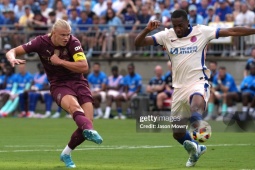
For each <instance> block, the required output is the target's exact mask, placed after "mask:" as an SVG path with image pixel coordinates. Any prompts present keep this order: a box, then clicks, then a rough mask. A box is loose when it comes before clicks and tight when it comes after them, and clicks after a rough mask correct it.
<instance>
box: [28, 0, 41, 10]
mask: <svg viewBox="0 0 255 170" xmlns="http://www.w3.org/2000/svg"><path fill="white" fill-rule="evenodd" d="M26 5H28V6H30V8H31V11H32V12H33V13H35V12H36V11H40V4H39V2H38V1H37V0H27V2H26Z"/></svg>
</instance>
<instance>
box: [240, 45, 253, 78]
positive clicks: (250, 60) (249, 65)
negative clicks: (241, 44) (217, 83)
mask: <svg viewBox="0 0 255 170" xmlns="http://www.w3.org/2000/svg"><path fill="white" fill-rule="evenodd" d="M254 63H255V47H253V48H252V50H251V58H249V59H248V60H247V62H246V66H245V70H244V73H243V75H244V77H246V76H247V75H248V74H249V71H250V67H251V64H254Z"/></svg>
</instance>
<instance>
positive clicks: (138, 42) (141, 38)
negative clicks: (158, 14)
mask: <svg viewBox="0 0 255 170" xmlns="http://www.w3.org/2000/svg"><path fill="white" fill-rule="evenodd" d="M159 26H160V21H157V20H153V21H149V23H148V24H147V26H146V27H145V29H144V30H142V31H141V32H140V33H139V34H138V35H137V37H136V38H135V46H138V47H142V46H149V45H154V44H155V42H154V41H155V40H154V39H153V38H152V37H151V36H147V34H149V33H150V32H151V31H153V30H155V29H157V28H158V27H159Z"/></svg>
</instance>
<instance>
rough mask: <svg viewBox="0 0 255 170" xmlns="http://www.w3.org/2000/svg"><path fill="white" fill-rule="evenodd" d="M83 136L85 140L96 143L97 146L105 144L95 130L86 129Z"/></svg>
mask: <svg viewBox="0 0 255 170" xmlns="http://www.w3.org/2000/svg"><path fill="white" fill-rule="evenodd" d="M83 136H84V137H85V139H87V140H89V141H92V142H95V143H96V144H101V143H102V142H103V138H102V137H101V136H100V135H99V134H98V132H97V131H95V130H89V129H85V130H84V131H83Z"/></svg>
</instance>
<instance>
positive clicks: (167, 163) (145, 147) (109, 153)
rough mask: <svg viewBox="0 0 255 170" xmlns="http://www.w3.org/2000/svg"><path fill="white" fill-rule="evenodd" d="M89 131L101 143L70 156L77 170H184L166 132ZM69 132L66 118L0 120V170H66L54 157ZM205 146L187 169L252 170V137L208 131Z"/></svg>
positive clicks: (183, 157) (107, 123) (116, 125)
mask: <svg viewBox="0 0 255 170" xmlns="http://www.w3.org/2000/svg"><path fill="white" fill-rule="evenodd" d="M212 124H213V123H212ZM94 126H95V129H96V130H98V132H99V133H100V134H101V135H102V137H103V138H104V142H103V144H101V145H96V144H94V143H92V142H88V141H86V142H84V143H83V144H82V145H80V146H79V147H78V148H77V150H76V151H74V152H73V153H72V158H73V161H74V162H75V164H76V166H77V168H76V169H77V170H78V169H82V170H85V169H86V170H168V169H178V170H182V169H185V170H186V169H187V168H186V167H185V164H186V161H187V159H188V154H187V153H186V151H185V150H184V149H183V147H182V146H180V145H179V144H178V143H177V142H176V141H175V140H174V139H173V138H172V134H171V133H137V132H136V123H135V120H130V119H129V120H95V121H94ZM214 126H215V127H216V126H217V127H218V128H219V126H218V125H212V129H213V130H214ZM75 128H76V125H75V123H74V122H73V120H72V119H66V118H60V119H19V118H5V119H0V170H38V169H40V170H50V169H53V170H60V169H66V168H65V166H64V164H63V163H62V162H60V160H59V155H60V153H61V151H62V149H63V148H64V147H65V145H66V144H67V142H68V141H69V138H70V136H71V134H72V132H73V131H74V130H75ZM205 144H206V145H207V149H208V150H207V152H206V153H205V154H204V155H203V156H202V157H201V158H200V159H199V161H198V163H197V164H196V166H195V167H194V168H191V169H198V170H210V169H212V170H214V169H217V170H218V169H219V170H223V169H224V170H230V169H231V170H244V169H245V170H252V169H253V170H254V169H255V160H254V158H255V133H251V132H249V133H240V132H214V131H213V132H212V137H211V139H210V140H209V141H208V142H206V143H205Z"/></svg>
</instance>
